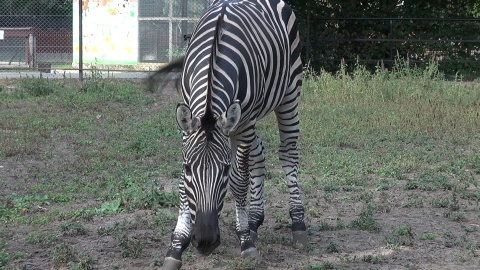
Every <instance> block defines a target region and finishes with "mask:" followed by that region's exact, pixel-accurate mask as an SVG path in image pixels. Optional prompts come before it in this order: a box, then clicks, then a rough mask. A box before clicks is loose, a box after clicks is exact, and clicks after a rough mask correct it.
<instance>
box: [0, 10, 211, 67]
mask: <svg viewBox="0 0 480 270" xmlns="http://www.w3.org/2000/svg"><path fill="white" fill-rule="evenodd" d="M211 2H212V0H81V2H79V0H43V1H38V0H1V1H0V69H31V70H37V69H39V70H41V71H48V70H50V69H51V68H55V69H78V68H79V63H81V64H82V67H83V65H84V64H85V66H86V67H89V66H90V65H92V66H96V68H98V69H102V68H105V69H109V70H115V69H122V70H137V69H145V68H150V66H151V65H153V66H155V65H157V66H158V64H159V63H165V62H169V61H171V60H173V59H175V58H177V57H179V56H181V55H182V54H183V53H184V52H185V48H186V46H187V43H188V37H189V35H190V34H191V32H192V31H193V27H194V25H195V23H196V22H197V21H198V19H199V18H200V16H201V15H202V14H203V13H204V12H205V10H206V9H207V7H208V6H209V5H210V4H211ZM80 10H81V11H80ZM80 14H82V16H81V18H80ZM80 22H81V24H82V28H81V31H80ZM80 48H82V50H80ZM80 58H81V59H80Z"/></svg>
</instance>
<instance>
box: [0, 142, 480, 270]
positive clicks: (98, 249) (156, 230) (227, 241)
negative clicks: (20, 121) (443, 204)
mask: <svg viewBox="0 0 480 270" xmlns="http://www.w3.org/2000/svg"><path fill="white" fill-rule="evenodd" d="M66 140H67V138H65V137H62V136H59V138H58V140H56V143H57V145H56V146H54V147H52V146H46V147H47V148H48V147H50V148H53V149H57V151H58V152H59V153H62V151H64V153H63V154H58V155H54V156H55V157H57V160H51V161H49V162H51V164H47V165H45V164H44V162H43V161H39V160H29V161H25V162H24V161H22V162H19V161H17V160H16V158H15V157H7V158H6V159H5V160H3V161H1V163H0V179H1V180H2V181H3V182H2V183H0V196H9V195H11V194H12V193H17V194H22V193H23V192H25V191H26V190H28V189H29V187H31V186H32V185H34V184H35V181H28V179H27V177H28V175H29V172H31V171H35V170H45V169H46V168H42V166H45V167H48V166H63V165H64V164H65V163H66V162H67V163H68V160H69V159H70V158H72V159H73V157H72V156H71V154H69V153H68V152H65V151H67V150H66V149H65V148H62V147H61V146H62V145H63V144H66V143H68V141H66ZM302 177H308V176H302ZM367 177H375V176H367ZM475 177H476V180H477V181H478V180H480V179H478V175H476V176H475ZM386 180H387V181H395V182H396V185H395V186H394V187H392V188H390V189H388V190H376V189H375V188H374V187H372V188H371V189H370V190H365V191H364V192H369V194H372V195H373V197H372V198H371V202H372V205H374V206H375V205H376V206H378V207H375V209H374V210H373V211H374V214H373V217H374V219H375V220H376V221H377V222H378V224H379V226H380V228H381V230H379V231H373V232H369V231H366V230H361V229H358V228H352V227H351V226H348V224H351V221H352V220H354V219H356V218H358V216H359V214H360V213H361V212H362V211H364V210H365V203H364V202H362V200H361V199H359V200H348V199H345V198H347V197H354V198H358V196H360V193H359V192H356V191H344V190H340V191H338V192H335V194H334V196H333V197H330V196H327V195H326V193H325V192H324V190H322V189H321V188H320V187H319V189H318V190H315V191H313V192H309V194H308V195H305V196H304V202H305V206H306V223H307V226H308V233H309V243H310V246H309V247H307V248H306V249H304V250H298V249H295V248H293V247H292V246H291V245H290V241H291V233H290V229H289V227H288V226H289V223H290V220H289V218H288V197H287V195H286V192H285V191H284V190H281V189H280V188H279V187H278V186H276V185H275V184H274V183H273V184H271V185H269V186H268V187H267V188H269V189H273V190H270V191H271V192H270V194H273V195H269V196H267V198H266V217H265V223H264V225H263V226H262V227H261V228H260V229H259V240H258V242H257V247H258V249H259V252H260V253H261V255H262V257H263V263H262V264H261V265H257V266H248V265H247V264H245V263H243V262H242V260H241V258H240V247H239V241H238V240H237V237H236V235H235V231H234V228H235V224H234V220H235V213H234V208H233V202H232V198H231V197H230V195H227V201H226V205H225V209H224V212H223V215H222V219H221V222H220V224H221V237H222V244H221V246H220V247H219V248H218V249H217V250H216V251H215V252H214V253H213V254H212V255H210V256H208V257H204V256H201V255H199V254H198V253H197V252H196V251H195V250H194V249H193V248H189V249H188V250H187V251H186V253H185V254H184V256H183V261H184V262H183V263H184V264H183V268H182V269H229V270H230V269H480V257H479V255H480V253H479V248H480V228H479V227H480V221H479V213H480V212H479V211H478V210H479V206H478V204H474V203H471V201H468V200H465V199H462V198H458V206H459V208H460V209H462V211H461V217H459V218H452V216H448V215H446V214H445V213H446V212H448V210H447V209H445V208H438V207H434V206H432V205H431V204H430V203H429V202H430V201H432V199H433V198H441V197H445V198H450V197H451V196H452V191H431V192H426V191H421V192H420V191H418V193H415V191H409V192H408V195H407V194H406V192H405V190H404V189H403V188H402V187H403V186H404V185H405V181H406V180H397V179H386ZM267 181H269V180H267ZM402 181H403V182H402ZM160 182H162V186H161V187H159V188H163V189H166V191H170V190H171V189H172V188H175V186H176V183H175V181H173V182H172V180H169V179H160ZM300 186H301V183H300ZM469 188H470V189H471V190H472V191H476V188H475V187H473V186H472V187H469ZM412 196H413V197H415V196H416V197H415V198H418V200H419V201H421V202H423V203H422V204H421V205H418V206H417V207H415V206H413V207H405V204H406V203H407V202H409V201H411V198H412ZM99 204H100V203H99V202H97V201H94V200H85V201H81V202H78V201H76V202H74V203H73V202H72V203H67V204H62V205H61V206H59V205H56V204H51V205H47V206H44V205H42V206H38V207H37V209H36V210H35V211H32V212H29V213H26V215H32V216H35V217H37V216H38V217H40V216H42V215H44V214H46V213H48V212H53V214H54V213H55V211H57V212H61V211H65V210H68V209H76V208H85V207H87V206H92V207H98V206H99ZM176 214H177V209H176V208H164V209H162V211H161V212H155V211H153V210H137V211H134V212H122V213H119V214H113V215H96V216H94V217H93V219H92V220H82V219H80V220H73V221H72V220H62V219H61V218H59V219H58V221H53V222H49V223H46V224H40V225H14V226H12V225H10V224H2V225H1V226H3V227H4V233H3V236H4V241H5V242H6V243H7V246H6V251H7V252H8V253H10V254H23V255H22V256H18V257H19V258H16V259H14V260H12V267H10V268H8V267H7V268H5V269H28V270H36V269H125V270H130V269H131V270H133V269H159V268H160V265H161V264H162V261H163V258H164V256H165V254H166V252H167V250H168V246H169V243H170V242H169V241H170V235H171V232H172V230H173V228H174V226H175V220H176ZM159 216H160V217H163V216H165V217H168V218H166V222H163V223H162V225H161V226H155V225H152V224H158V223H155V222H153V221H155V220H156V219H159ZM66 222H71V223H80V224H81V225H82V226H83V228H84V229H85V230H84V231H83V232H82V233H78V232H77V233H64V232H63V233H62V232H60V231H59V227H61V226H62V224H65V223H66ZM119 223H120V224H124V225H123V229H122V230H123V231H122V232H123V233H125V234H126V235H127V237H128V238H129V239H135V240H138V241H139V242H138V243H141V245H140V244H139V246H141V248H142V251H141V253H140V255H139V257H138V258H133V257H132V256H122V247H121V246H120V244H119V243H120V241H119V240H118V238H117V239H115V235H114V234H113V233H101V231H102V228H104V229H105V228H112V227H113V226H114V225H115V224H119ZM128 224H130V225H128ZM342 224H343V225H342ZM407 224H408V225H410V226H411V231H410V232H409V233H408V235H406V236H405V235H401V236H403V237H405V238H406V240H405V241H399V242H398V243H400V244H398V245H394V244H393V245H392V244H391V245H389V244H388V241H386V239H388V238H389V237H392V236H395V232H394V229H395V228H398V227H399V226H404V225H407ZM327 225H328V226H327ZM32 231H35V232H37V233H38V234H39V235H41V234H44V235H49V234H50V235H54V239H50V240H45V241H39V242H40V243H34V244H32V243H27V242H28V237H27V236H28V235H29V233H31V232H32ZM426 233H428V235H430V237H424V236H425V234H426ZM397 236H398V233H397ZM58 244H66V245H68V246H71V247H73V248H74V249H75V250H76V251H77V252H78V253H79V254H83V255H85V256H87V257H88V258H93V259H92V260H93V261H94V262H93V263H91V265H93V268H87V267H84V268H81V267H80V266H79V265H77V266H76V267H77V268H73V267H72V266H70V267H69V266H68V265H62V266H56V265H54V263H53V259H52V257H53V256H54V255H52V249H53V247H54V246H55V245H58ZM83 258H86V257H83ZM81 260H82V258H78V261H81ZM85 265H88V262H86V263H85Z"/></svg>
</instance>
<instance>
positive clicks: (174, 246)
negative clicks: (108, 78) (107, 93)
mask: <svg viewBox="0 0 480 270" xmlns="http://www.w3.org/2000/svg"><path fill="white" fill-rule="evenodd" d="M300 50H301V46H300V40H299V33H298V25H297V22H296V18H295V15H294V13H293V11H292V9H291V7H290V6H289V5H287V4H286V3H285V2H283V0H215V1H213V3H212V4H211V6H210V7H209V8H208V10H207V11H206V13H205V14H204V15H203V16H202V17H201V18H200V20H199V22H198V23H197V25H196V27H195V29H194V31H193V34H192V36H191V40H190V43H189V45H188V48H187V51H186V55H185V57H184V58H183V59H180V60H179V61H176V62H173V63H171V64H170V65H168V66H167V67H165V68H163V69H161V70H159V71H157V72H155V73H154V74H152V75H151V76H150V78H149V80H150V83H151V84H152V83H156V82H157V81H158V78H159V76H160V74H162V73H165V72H168V71H170V70H172V69H174V68H178V67H181V66H183V71H182V75H181V78H180V84H181V94H182V98H183V103H181V104H178V105H177V108H176V120H177V124H178V126H179V128H180V129H181V131H182V140H183V149H182V156H183V170H182V174H181V181H180V184H179V194H180V207H179V208H180V209H179V215H178V220H177V224H176V226H175V229H174V231H173V233H172V239H171V247H170V249H169V250H168V252H167V254H166V257H165V260H164V265H163V269H179V268H180V267H181V265H182V253H183V252H184V250H185V249H186V248H187V247H188V245H189V244H190V243H192V244H193V246H195V247H196V249H197V250H198V252H199V253H200V254H203V255H209V254H210V253H211V252H213V251H214V250H215V249H216V248H217V247H218V246H219V245H220V230H219V224H218V221H219V215H220V212H221V210H222V208H223V204H224V198H225V195H226V192H227V189H228V187H229V189H230V192H231V194H232V195H233V198H234V200H235V210H236V228H235V229H236V234H237V236H238V238H239V240H240V248H241V256H242V257H248V258H253V259H255V260H259V261H260V260H261V256H260V255H259V253H258V251H257V249H256V246H255V244H254V242H255V240H256V239H257V235H258V228H259V226H260V225H262V223H263V221H264V178H265V156H264V146H263V143H262V141H261V139H260V138H259V137H258V135H257V133H256V129H255V128H256V123H257V121H258V120H259V119H261V118H263V117H264V116H266V115H267V114H268V113H270V112H272V111H273V112H275V115H276V119H277V124H278V129H279V135H280V146H279V159H280V161H281V164H282V167H283V170H284V172H285V174H286V182H287V186H288V192H289V194H290V200H289V204H290V205H289V213H290V217H291V219H292V226H291V229H292V234H293V241H292V242H293V245H294V246H297V247H301V246H304V245H306V244H307V237H306V225H305V222H304V206H303V203H302V200H301V198H300V192H299V188H298V185H297V174H298V156H299V154H298V149H297V142H298V139H299V117H298V102H299V95H300V89H301V85H302V61H301V59H300ZM249 191H250V199H249V205H247V203H248V192H249Z"/></svg>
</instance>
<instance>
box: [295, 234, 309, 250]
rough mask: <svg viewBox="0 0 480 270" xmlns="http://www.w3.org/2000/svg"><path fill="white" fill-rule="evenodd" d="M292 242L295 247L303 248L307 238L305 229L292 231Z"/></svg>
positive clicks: (305, 245)
mask: <svg viewBox="0 0 480 270" xmlns="http://www.w3.org/2000/svg"><path fill="white" fill-rule="evenodd" d="M292 234H293V240H292V244H293V246H294V247H295V248H299V249H303V248H305V247H307V244H308V239H307V232H306V231H294V232H292Z"/></svg>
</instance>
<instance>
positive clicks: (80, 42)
mask: <svg viewBox="0 0 480 270" xmlns="http://www.w3.org/2000/svg"><path fill="white" fill-rule="evenodd" d="M82 16H83V0H78V47H79V48H78V80H79V81H80V82H81V83H83V20H82Z"/></svg>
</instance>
